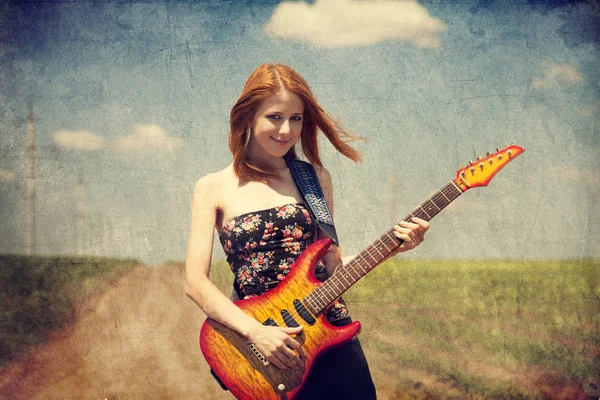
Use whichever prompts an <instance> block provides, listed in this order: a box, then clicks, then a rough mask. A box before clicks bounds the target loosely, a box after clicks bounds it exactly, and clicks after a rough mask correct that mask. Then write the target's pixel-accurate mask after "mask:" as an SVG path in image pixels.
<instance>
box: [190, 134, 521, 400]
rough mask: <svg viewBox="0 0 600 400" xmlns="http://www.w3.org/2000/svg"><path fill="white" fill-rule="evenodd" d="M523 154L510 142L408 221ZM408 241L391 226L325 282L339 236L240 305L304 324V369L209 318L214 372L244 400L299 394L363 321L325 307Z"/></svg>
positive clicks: (204, 332)
mask: <svg viewBox="0 0 600 400" xmlns="http://www.w3.org/2000/svg"><path fill="white" fill-rule="evenodd" d="M523 151H524V149H523V148H521V147H519V146H514V145H513V146H507V147H506V148H505V149H504V150H500V149H497V152H496V153H494V154H491V153H488V156H487V157H485V158H483V157H479V158H478V159H477V161H476V162H470V163H469V165H468V166H467V167H462V168H461V169H459V170H458V171H457V174H456V178H455V179H454V180H452V181H450V182H449V183H448V184H446V185H445V186H444V187H443V188H442V189H441V190H439V191H438V192H436V193H435V194H434V195H432V196H431V197H429V198H428V199H427V200H425V201H424V202H423V203H421V204H420V205H419V206H418V207H417V208H415V209H414V210H413V211H412V212H411V213H410V214H409V215H408V216H406V217H405V218H404V221H410V220H411V219H412V218H413V217H419V218H422V219H424V220H427V221H429V220H431V219H432V218H433V217H434V216H435V215H437V214H438V213H439V212H440V211H441V210H442V209H444V208H445V207H446V206H447V205H448V204H450V203H451V202H452V201H454V200H455V199H456V198H458V196H460V195H461V194H462V193H464V192H465V191H466V190H469V189H472V188H474V187H479V186H487V184H488V183H489V182H490V181H491V179H492V178H493V177H494V176H495V175H496V173H497V172H498V171H499V170H500V169H501V168H503V167H504V166H505V165H506V164H507V163H508V162H510V161H511V160H512V159H514V157H516V156H517V155H519V154H521V153H522V152H523ZM400 244H402V241H401V240H400V239H398V238H396V236H395V235H394V233H393V228H392V229H390V230H388V231H387V232H386V233H385V234H383V235H382V236H381V237H379V238H378V239H377V240H375V241H374V242H373V243H372V244H371V245H370V246H368V247H367V248H366V249H365V250H363V251H362V252H360V253H359V254H358V255H356V256H355V257H354V258H353V259H352V260H351V261H349V262H348V263H347V264H345V265H343V266H341V267H339V268H338V269H337V270H336V271H335V273H334V274H333V275H332V276H331V277H330V278H329V279H327V281H325V282H320V281H319V280H318V279H316V277H315V275H314V269H315V265H316V264H317V262H318V261H319V260H320V259H321V258H322V257H323V256H324V255H325V254H326V253H327V251H328V249H329V246H331V240H329V239H322V240H319V241H316V242H315V243H313V244H312V245H310V246H309V247H308V248H307V249H306V250H305V251H304V252H303V253H302V255H301V256H300V257H299V258H298V259H297V260H296V263H295V264H294V265H293V266H292V268H291V271H290V273H289V274H288V275H287V277H286V279H285V280H284V281H283V282H281V283H280V284H279V285H278V286H277V287H275V288H274V289H273V290H271V291H269V292H267V293H265V294H263V295H261V296H257V297H253V298H250V299H246V300H239V301H236V302H235V304H236V306H238V307H239V308H240V309H242V310H243V311H244V312H245V313H247V314H248V315H250V316H252V317H253V318H254V319H256V320H257V321H259V322H261V323H263V324H265V325H273V326H280V327H294V326H298V325H302V326H304V329H303V331H302V333H300V334H298V335H296V336H295V340H297V341H298V342H299V343H300V344H301V345H302V348H303V349H304V352H305V353H306V359H305V362H304V366H303V368H301V369H300V370H299V371H293V370H291V369H287V370H282V369H279V368H277V367H276V366H275V365H273V364H271V363H269V362H268V360H266V358H265V357H264V356H263V355H262V354H261V353H260V351H259V350H258V349H257V348H256V347H255V346H254V345H253V344H252V343H250V342H249V341H248V339H247V338H245V337H244V336H242V335H240V334H239V333H237V332H236V331H234V330H232V329H230V328H228V327H226V326H225V325H223V324H221V323H219V322H217V321H215V320H213V319H211V318H207V319H206V321H205V322H204V324H203V325H202V328H201V330H200V348H201V350H202V354H203V355H204V357H205V359H206V361H207V362H208V364H209V366H210V367H211V369H212V371H213V373H214V374H215V375H216V376H217V377H218V379H219V380H220V381H221V383H222V384H223V385H224V386H225V387H227V389H228V390H229V391H230V392H231V393H232V394H233V395H234V396H235V397H236V398H238V399H240V400H253V399H260V400H270V399H288V400H291V399H293V398H294V396H295V395H296V394H297V393H298V392H299V391H300V389H301V388H302V385H303V383H304V382H305V381H306V379H307V377H308V375H309V373H310V370H311V368H312V366H313V364H314V363H315V361H316V360H317V359H318V358H319V356H320V355H321V354H323V353H325V352H326V351H327V350H329V349H331V348H333V347H336V346H339V345H342V344H344V343H346V342H348V341H350V340H352V339H353V338H354V337H356V335H358V333H359V331H360V323H359V322H358V321H355V322H352V323H350V324H349V325H346V326H342V327H336V326H333V325H331V324H330V323H329V322H328V321H327V320H326V319H325V317H324V315H325V311H326V310H327V309H328V307H329V306H330V305H331V303H333V302H334V301H335V300H336V299H338V298H339V297H340V296H341V295H342V293H344V292H345V291H346V290H348V289H349V288H350V287H351V286H352V285H354V283H356V282H357V281H358V280H359V279H360V278H362V277H363V276H364V275H366V274H367V273H368V272H370V271H371V270H372V269H373V268H375V267H376V266H377V265H379V264H380V263H381V262H382V261H383V260H384V259H385V258H386V257H387V256H389V255H390V254H391V253H392V252H393V251H394V250H395V249H396V248H397V247H398V246H400Z"/></svg>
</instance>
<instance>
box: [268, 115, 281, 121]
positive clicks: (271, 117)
mask: <svg viewBox="0 0 600 400" xmlns="http://www.w3.org/2000/svg"><path fill="white" fill-rule="evenodd" d="M267 118H269V119H275V120H278V119H281V117H280V116H279V115H277V114H271V115H267Z"/></svg>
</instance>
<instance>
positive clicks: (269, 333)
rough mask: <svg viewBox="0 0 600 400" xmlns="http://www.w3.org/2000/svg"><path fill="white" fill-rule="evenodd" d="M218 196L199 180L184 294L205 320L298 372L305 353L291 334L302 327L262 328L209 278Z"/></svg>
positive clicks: (214, 183)
mask: <svg viewBox="0 0 600 400" xmlns="http://www.w3.org/2000/svg"><path fill="white" fill-rule="evenodd" d="M218 194H219V184H218V180H216V179H215V178H214V176H211V175H208V176H206V177H204V178H202V179H200V180H199V181H198V182H197V183H196V186H195V188H194V194H193V199H192V220H191V224H190V235H189V241H188V250H187V255H186V259H185V277H186V283H185V292H186V294H187V296H188V297H189V298H190V299H192V300H193V301H194V302H195V303H196V304H197V305H198V306H199V307H200V308H201V309H202V311H204V313H205V314H206V315H207V316H208V317H210V318H212V319H214V320H216V321H219V322H220V323H222V324H224V325H226V326H228V327H229V328H231V329H233V330H235V331H236V332H238V333H240V334H241V335H243V336H245V337H246V338H248V339H249V340H250V341H251V342H252V343H254V344H255V346H256V347H257V348H258V349H259V350H260V351H261V352H262V353H263V355H264V356H265V357H267V359H268V360H269V361H270V362H272V363H273V364H275V365H276V366H277V367H279V368H281V369H288V368H293V369H299V366H300V365H303V362H302V361H301V359H300V357H303V356H304V353H303V351H302V348H301V346H300V344H299V343H298V342H297V341H296V340H294V339H293V338H292V337H291V336H290V335H292V334H298V333H300V332H301V331H302V328H301V327H300V328H273V327H267V326H264V325H262V324H261V323H260V322H258V321H257V320H255V319H254V318H252V317H250V316H249V315H247V314H246V313H245V312H243V311H242V310H241V309H239V308H238V307H236V306H235V304H233V303H232V302H231V300H230V299H229V298H228V297H227V296H225V295H224V294H223V293H222V292H221V291H220V290H219V289H218V288H217V287H216V286H215V285H214V284H213V283H212V282H211V281H210V279H209V273H210V264H211V258H212V249H213V234H214V233H213V231H214V228H215V221H216V219H217V208H218V204H217V203H218V200H217V199H218ZM294 350H295V351H296V352H297V353H296V352H294Z"/></svg>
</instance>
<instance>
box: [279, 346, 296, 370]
mask: <svg viewBox="0 0 600 400" xmlns="http://www.w3.org/2000/svg"><path fill="white" fill-rule="evenodd" d="M288 350H289V349H288ZM275 357H277V360H279V362H280V363H281V364H283V365H284V367H283V368H282V369H296V364H294V362H293V361H292V360H291V357H290V356H289V355H288V354H286V352H285V349H282V351H278V352H276V353H275Z"/></svg>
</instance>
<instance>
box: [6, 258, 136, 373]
mask: <svg viewBox="0 0 600 400" xmlns="http://www.w3.org/2000/svg"><path fill="white" fill-rule="evenodd" d="M139 264H140V263H139V262H138V261H137V260H123V259H111V258H102V257H86V256H77V257H76V256H25V255H0V304H2V307H1V308H0V337H2V341H0V367H2V365H3V364H4V363H5V362H6V361H9V360H13V359H15V358H17V357H18V356H19V355H20V354H21V353H22V352H24V351H26V350H27V349H29V348H30V347H31V346H35V345H37V344H39V343H42V342H44V341H45V340H46V339H47V338H48V337H49V335H50V334H51V333H52V332H54V331H56V330H59V329H60V328H63V327H64V326H66V325H67V324H69V323H70V322H72V321H74V320H75V318H76V316H77V312H78V308H79V307H80V306H81V305H82V304H84V302H85V301H86V299H87V298H88V297H89V296H90V295H92V294H94V293H96V292H100V291H102V290H103V289H105V288H106V287H107V286H108V285H110V284H111V282H112V281H114V280H115V279H116V278H117V277H118V276H120V275H122V274H123V273H125V272H127V271H129V270H131V269H132V268H134V267H135V266H137V265H139Z"/></svg>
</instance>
